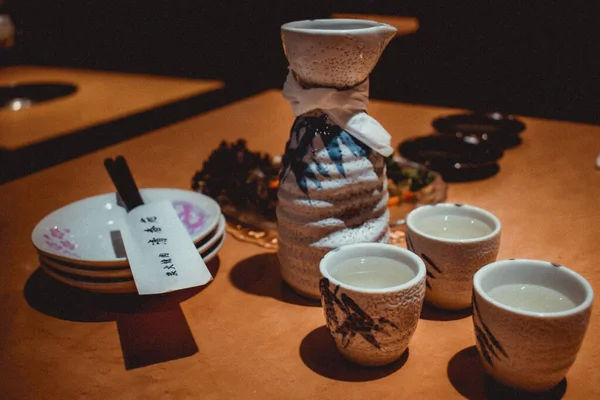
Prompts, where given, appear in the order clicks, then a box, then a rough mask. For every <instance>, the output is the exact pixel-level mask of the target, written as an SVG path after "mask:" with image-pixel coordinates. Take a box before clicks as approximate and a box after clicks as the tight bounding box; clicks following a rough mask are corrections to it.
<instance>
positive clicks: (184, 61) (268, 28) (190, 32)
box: [4, 0, 600, 123]
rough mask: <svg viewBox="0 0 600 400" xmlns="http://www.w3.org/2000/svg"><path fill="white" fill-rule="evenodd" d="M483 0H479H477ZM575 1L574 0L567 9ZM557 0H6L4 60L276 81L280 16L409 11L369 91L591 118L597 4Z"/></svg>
mask: <svg viewBox="0 0 600 400" xmlns="http://www.w3.org/2000/svg"><path fill="white" fill-rule="evenodd" d="M484 3H485V4H484ZM575 4H579V5H575ZM586 4H587V5H581V4H580V3H573V2H566V1H550V0H547V1H544V2H522V1H512V0H507V1H502V2H500V1H491V2H479V1H475V0H473V1H453V2H437V1H436V2H434V1H417V0H407V1H382V0H361V1H359V0H347V1H329V2H326V1H322V0H303V1H294V2H290V1H278V0H261V1H248V2H242V1H231V0H225V1H212V2H211V1H190V0H171V1H141V0H129V1H127V0H124V1H123V0H120V1H116V0H105V1H90V0H55V1H39V0H5V7H4V8H5V10H8V12H9V13H10V15H11V17H12V18H13V20H14V22H15V25H16V26H17V31H18V36H17V44H16V46H15V48H14V50H13V51H12V54H11V60H10V62H11V63H16V64H34V65H54V66H65V67H75V68H88V69H105V70H115V71H130V72H141V73H150V74H160V75H171V76H181V77H192V78H194V77H197V78H216V79H221V80H224V81H225V82H226V83H227V84H228V85H229V86H230V87H233V88H236V89H238V90H239V91H240V92H243V93H254V92H258V91H261V90H264V89H267V88H280V87H281V86H282V84H283V81H284V79H285V75H286V66H287V63H286V61H285V57H284V54H283V50H282V47H281V42H280V34H279V27H280V25H281V24H282V23H285V22H288V21H292V20H299V19H306V18H326V17H328V16H329V15H331V14H332V13H334V12H343V13H365V14H366V13H370V14H388V15H398V16H414V17H417V18H418V19H419V21H420V30H419V31H418V32H417V33H415V34H412V35H408V36H403V37H398V38H396V39H394V40H393V41H392V42H391V43H390V45H389V47H388V49H387V50H386V52H385V53H384V56H383V57H382V59H381V61H380V63H379V64H378V66H377V67H376V69H375V71H374V73H373V75H372V76H371V95H372V97H373V98H379V99H390V100H397V101H406V102H417V103H424V104H435V105H448V106H456V107H464V108H469V109H487V110H490V109H500V110H504V111H508V112H513V113H517V114H523V115H531V116H540V117H548V118H556V119H565V120H572V121H584V122H590V123H598V122H599V121H600V119H599V117H598V107H597V106H598V104H599V102H598V100H597V97H598V93H599V91H598V85H597V82H598V79H597V78H598V74H599V72H598V71H600V63H599V61H598V57H597V56H596V54H595V53H596V52H597V51H598V50H599V49H600V47H599V46H598V38H599V34H600V29H599V26H600V24H599V23H598V21H599V18H600V6H598V5H597V3H596V2H587V3H586Z"/></svg>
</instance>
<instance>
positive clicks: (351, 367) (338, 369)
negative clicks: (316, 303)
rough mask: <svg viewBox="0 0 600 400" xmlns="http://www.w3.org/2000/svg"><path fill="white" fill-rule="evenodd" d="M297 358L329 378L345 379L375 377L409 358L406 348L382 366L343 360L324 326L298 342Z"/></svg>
mask: <svg viewBox="0 0 600 400" xmlns="http://www.w3.org/2000/svg"><path fill="white" fill-rule="evenodd" d="M300 358H302V361H303V362H304V364H305V365H306V366H307V367H308V368H310V369H311V370H313V371H314V372H316V373H317V374H319V375H322V376H324V377H326V378H329V379H335V380H338V381H346V382H364V381H374V380H376V379H381V378H384V377H386V376H388V375H391V374H393V373H394V372H396V371H397V370H399V369H400V368H402V366H403V365H404V364H405V363H406V361H407V360H408V349H406V351H405V352H404V354H402V357H401V358H400V359H399V360H398V361H396V362H394V363H392V364H389V365H385V366H382V367H363V366H360V365H358V364H354V363H352V362H350V361H348V360H346V359H345V358H344V357H343V356H342V355H341V354H340V352H339V351H338V349H337V348H336V347H335V342H334V341H333V338H332V337H331V334H330V333H329V330H328V329H327V327H326V326H322V327H320V328H317V329H315V330H313V331H311V332H310V333H309V334H308V335H306V336H305V337H304V339H303V340H302V342H301V343H300Z"/></svg>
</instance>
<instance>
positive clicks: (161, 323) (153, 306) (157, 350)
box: [23, 257, 219, 370]
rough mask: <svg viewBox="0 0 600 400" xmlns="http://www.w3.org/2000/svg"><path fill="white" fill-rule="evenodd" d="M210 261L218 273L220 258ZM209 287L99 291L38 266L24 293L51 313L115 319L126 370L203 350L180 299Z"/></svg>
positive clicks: (32, 303)
mask: <svg viewBox="0 0 600 400" xmlns="http://www.w3.org/2000/svg"><path fill="white" fill-rule="evenodd" d="M207 266H208V269H209V270H210V271H211V273H212V274H213V276H216V274H217V272H218V269H219V261H218V257H217V258H215V259H213V260H212V261H211V262H209V263H208V264H207ZM207 286H208V285H205V286H202V287H195V288H189V289H184V290H178V291H176V292H172V293H165V294H160V295H153V296H140V295H138V294H135V293H127V294H100V293H92V292H87V291H84V290H80V289H78V288H75V287H72V286H69V285H66V284H64V283H62V282H59V281H57V280H55V279H54V278H52V277H50V276H49V275H47V274H46V273H45V272H44V271H43V270H42V269H41V268H38V269H37V270H36V271H35V272H34V273H33V274H32V275H31V276H30V277H29V279H28V280H27V282H26V284H25V288H24V289H23V295H24V297H25V300H26V301H27V303H28V304H29V305H30V306H31V307H32V308H33V309H35V310H37V311H39V312H41V313H43V314H46V315H49V316H51V317H55V318H59V319H63V320H67V321H76V322H107V321H115V322H116V323H117V331H118V333H119V340H120V342H121V350H122V352H123V359H124V362H125V369H127V370H130V369H134V368H140V367H145V366H148V365H152V364H157V363H161V362H165V361H170V360H175V359H179V358H184V357H189V356H191V355H193V354H195V353H197V352H198V346H197V345H196V341H195V340H194V337H193V336H192V332H191V330H190V328H189V326H188V323H187V321H186V319H185V315H184V314H183V312H182V310H181V307H180V303H181V302H183V301H185V300H187V299H189V298H191V297H192V296H195V295H197V294H198V293H200V292H201V291H202V290H204V289H205V288H206V287H207Z"/></svg>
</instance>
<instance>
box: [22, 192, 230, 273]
mask: <svg viewBox="0 0 600 400" xmlns="http://www.w3.org/2000/svg"><path fill="white" fill-rule="evenodd" d="M154 191H155V192H158V191H164V192H171V193H173V194H175V196H176V195H177V194H182V196H184V197H189V196H192V197H197V198H202V201H205V202H208V203H211V206H212V207H214V208H215V211H217V210H218V212H217V215H218V217H217V218H215V219H214V221H211V222H210V224H209V225H207V227H206V228H205V229H204V230H202V231H201V232H200V233H198V234H197V235H196V236H194V237H191V239H192V241H193V242H194V243H197V242H199V241H201V240H202V239H204V238H205V237H206V236H207V235H209V234H210V233H211V232H213V231H215V229H218V228H217V227H218V225H219V222H220V218H221V217H222V213H221V207H220V206H219V203H217V202H216V201H215V200H214V199H213V198H211V197H209V196H207V195H204V194H202V193H198V192H195V191H192V190H186V189H178V188H143V189H140V193H141V194H142V197H143V196H144V193H151V192H154ZM108 196H115V199H116V193H115V192H110V193H103V194H99V195H96V196H91V197H86V198H84V199H80V200H77V201H74V202H72V203H69V204H67V205H64V206H62V207H60V208H58V209H56V210H54V211H52V212H50V213H49V214H46V215H45V216H44V217H43V218H42V219H41V220H40V221H39V222H38V223H37V224H36V226H35V227H34V228H33V230H32V231H31V235H30V238H31V242H32V243H33V245H34V247H35V248H36V249H37V250H38V252H39V253H41V254H43V255H44V256H46V257H49V258H55V259H57V260H61V261H65V262H69V263H72V264H80V265H90V266H94V265H97V266H126V265H128V261H127V258H125V257H114V258H112V259H108V260H107V259H92V258H73V257H69V256H67V255H64V254H60V253H56V252H53V251H49V250H47V249H44V248H43V246H42V244H41V243H38V237H37V236H39V235H40V234H41V233H40V230H41V229H43V228H42V227H43V225H44V224H45V222H46V221H47V220H48V219H50V218H52V217H54V216H55V215H56V214H58V213H60V212H64V211H65V209H67V208H69V207H73V206H75V205H76V204H79V203H83V202H85V201H89V200H92V199H97V198H100V197H108ZM175 196H174V197H175ZM176 200H181V199H177V198H174V199H173V201H176Z"/></svg>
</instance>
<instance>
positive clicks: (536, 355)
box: [473, 260, 593, 391]
mask: <svg viewBox="0 0 600 400" xmlns="http://www.w3.org/2000/svg"><path fill="white" fill-rule="evenodd" d="M512 283H521V284H535V285H542V286H545V287H548V288H551V289H554V290H557V291H559V292H561V293H564V294H565V295H567V296H568V297H569V298H570V299H571V300H572V301H573V302H574V303H575V304H576V306H575V308H572V309H570V310H567V311H560V312H555V313H536V312H531V311H521V310H518V309H515V308H512V307H508V306H505V305H503V304H502V303H499V302H497V301H496V300H494V299H493V298H491V297H490V296H488V295H487V293H488V292H489V291H490V290H491V289H493V288H494V287H497V286H500V285H504V284H512ZM473 299H474V301H473V323H474V328H475V337H476V342H477V349H478V351H479V354H480V356H481V360H482V363H483V365H484V367H485V370H486V371H487V372H488V373H489V374H490V375H491V376H492V377H493V378H494V379H496V380H498V381H500V382H502V383H504V384H505V385H510V386H514V387H517V388H519V389H523V390H528V391H545V390H549V389H551V388H553V387H554V386H556V385H557V384H558V383H559V382H560V381H561V380H562V379H563V378H564V377H565V375H566V373H567V371H568V370H569V368H570V367H571V365H572V364H573V362H574V361H575V358H576V356H577V352H578V351H579V348H580V347H581V344H582V341H583V338H584V336H585V333H586V330H587V327H588V323H589V318H590V312H591V305H592V300H593V290H592V287H591V286H590V284H589V283H588V282H587V281H586V280H585V279H584V278H582V277H581V276H580V275H578V274H576V273H574V272H573V271H571V270H569V269H568V268H565V267H563V266H560V265H558V264H554V263H550V262H546V261H537V260H504V261H498V262H495V263H492V264H490V265H488V266H486V267H484V268H482V269H481V270H480V271H478V272H477V273H476V274H475V277H474V297H473Z"/></svg>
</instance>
